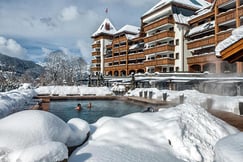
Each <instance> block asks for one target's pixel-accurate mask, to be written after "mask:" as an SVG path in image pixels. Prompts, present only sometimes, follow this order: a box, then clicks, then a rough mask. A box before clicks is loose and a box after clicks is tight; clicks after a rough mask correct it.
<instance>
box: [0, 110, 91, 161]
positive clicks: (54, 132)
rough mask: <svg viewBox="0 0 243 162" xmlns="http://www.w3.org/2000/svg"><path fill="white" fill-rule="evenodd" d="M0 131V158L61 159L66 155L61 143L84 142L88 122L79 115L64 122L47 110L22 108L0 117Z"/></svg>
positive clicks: (12, 159)
mask: <svg viewBox="0 0 243 162" xmlns="http://www.w3.org/2000/svg"><path fill="white" fill-rule="evenodd" d="M0 132H1V133H0V159H10V162H12V161H17V160H21V161H25V162H28V161H62V160H64V159H67V157H68V151H67V147H66V146H65V144H67V145H68V146H75V145H78V144H81V143H82V142H84V140H85V138H86V136H87V134H88V132H89V125H88V123H87V122H85V121H82V120H81V119H71V120H70V121H69V123H68V124H66V123H65V122H64V121H62V120H61V119H60V118H58V117H57V116H55V115H53V114H51V113H49V112H45V111H38V110H26V111H21V112H18V113H15V114H12V115H9V116H7V117H5V118H3V119H1V120H0ZM74 141H75V142H74ZM30 152H31V153H30ZM28 155H29V156H28ZM30 155H31V156H30ZM36 158H37V159H36ZM43 159H46V160H43ZM50 159H52V160H50Z"/></svg>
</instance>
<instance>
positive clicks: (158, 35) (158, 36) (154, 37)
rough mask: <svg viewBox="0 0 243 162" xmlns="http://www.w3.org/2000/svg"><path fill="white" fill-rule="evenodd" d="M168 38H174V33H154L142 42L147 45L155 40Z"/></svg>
mask: <svg viewBox="0 0 243 162" xmlns="http://www.w3.org/2000/svg"><path fill="white" fill-rule="evenodd" d="M168 37H172V38H174V37H175V32H173V31H163V32H160V33H156V34H154V35H152V36H149V37H146V38H144V42H145V43H148V42H152V41H156V40H160V39H163V38H168Z"/></svg>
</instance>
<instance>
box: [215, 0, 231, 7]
mask: <svg viewBox="0 0 243 162" xmlns="http://www.w3.org/2000/svg"><path fill="white" fill-rule="evenodd" d="M230 1H232V0H218V1H217V4H218V6H220V5H222V4H225V3H228V2H230Z"/></svg>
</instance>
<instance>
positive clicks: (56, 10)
mask: <svg viewBox="0 0 243 162" xmlns="http://www.w3.org/2000/svg"><path fill="white" fill-rule="evenodd" d="M157 2H159V0H122V1H121V0H0V53H3V54H6V55H9V56H13V57H18V58H22V59H30V60H33V61H35V62H41V61H42V60H43V58H44V56H45V54H47V53H49V52H50V51H53V50H57V49H62V50H64V51H65V52H66V53H68V54H73V55H78V56H82V57H84V58H85V59H86V60H87V61H88V62H90V60H91V58H92V57H91V44H92V39H91V38H90V37H91V35H92V34H93V33H94V32H95V31H96V30H97V29H98V27H99V26H100V24H101V23H102V22H103V20H104V19H105V18H106V17H108V18H110V20H111V21H112V23H113V24H114V25H115V27H116V29H117V30H119V29H120V28H121V27H123V26H124V25H126V24H131V25H135V26H140V18H141V16H142V15H143V14H144V13H145V12H146V11H147V10H149V9H150V8H152V7H153V6H154V5H155V4H156V3H157ZM106 8H108V14H106V13H105V10H106Z"/></svg>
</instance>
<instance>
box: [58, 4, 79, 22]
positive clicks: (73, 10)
mask: <svg viewBox="0 0 243 162" xmlns="http://www.w3.org/2000/svg"><path fill="white" fill-rule="evenodd" d="M78 15H79V12H78V9H77V7H76V6H69V7H67V8H64V9H63V10H62V12H61V15H60V18H61V20H63V21H71V20H74V19H76V18H77V17H78Z"/></svg>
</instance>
